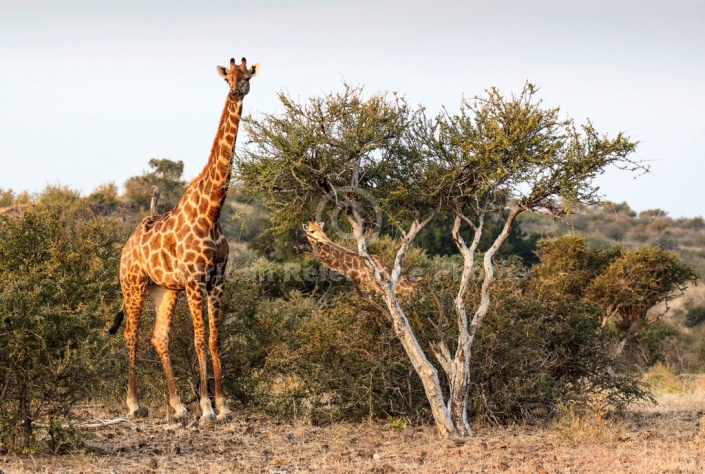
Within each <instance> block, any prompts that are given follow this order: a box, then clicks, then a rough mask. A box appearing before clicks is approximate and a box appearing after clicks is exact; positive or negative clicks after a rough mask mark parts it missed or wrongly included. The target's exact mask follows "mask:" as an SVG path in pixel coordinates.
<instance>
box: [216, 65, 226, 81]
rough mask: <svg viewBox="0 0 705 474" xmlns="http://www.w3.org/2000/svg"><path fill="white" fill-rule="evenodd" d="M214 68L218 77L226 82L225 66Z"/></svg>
mask: <svg viewBox="0 0 705 474" xmlns="http://www.w3.org/2000/svg"><path fill="white" fill-rule="evenodd" d="M215 68H216V70H217V71H218V75H219V76H220V77H222V78H223V79H225V80H226V81H227V80H228V68H226V67H225V66H216V67H215Z"/></svg>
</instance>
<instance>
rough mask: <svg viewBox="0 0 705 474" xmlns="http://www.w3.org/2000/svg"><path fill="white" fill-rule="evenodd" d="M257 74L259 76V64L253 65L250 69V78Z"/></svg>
mask: <svg viewBox="0 0 705 474" xmlns="http://www.w3.org/2000/svg"><path fill="white" fill-rule="evenodd" d="M257 74H259V63H257V64H253V65H252V67H251V68H250V77H255V76H256V75H257Z"/></svg>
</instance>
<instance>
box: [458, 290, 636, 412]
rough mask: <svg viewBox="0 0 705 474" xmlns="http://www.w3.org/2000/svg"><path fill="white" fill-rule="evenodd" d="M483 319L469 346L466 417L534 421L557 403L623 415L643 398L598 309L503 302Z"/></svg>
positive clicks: (526, 299) (530, 300)
mask: <svg viewBox="0 0 705 474" xmlns="http://www.w3.org/2000/svg"><path fill="white" fill-rule="evenodd" d="M497 306H498V307H497V311H493V312H492V313H491V314H490V315H489V316H488V317H487V319H485V321H484V325H483V329H482V332H481V337H480V338H479V340H478V342H477V344H476V345H475V360H476V361H477V363H476V367H475V370H474V371H473V379H472V390H473V392H474V393H477V394H479V396H475V397H472V398H471V400H472V403H471V406H470V413H471V414H472V416H473V417H482V418H485V419H487V420H488V421H491V422H507V421H529V422H532V421H538V420H545V419H547V418H550V417H553V416H555V415H557V414H558V409H559V408H560V407H561V406H565V405H571V406H574V407H587V406H588V405H590V404H591V403H593V402H594V401H595V400H600V402H601V403H602V404H603V408H607V409H611V410H622V409H624V408H625V407H626V406H627V405H628V404H629V403H630V402H634V401H636V400H639V399H643V398H645V397H647V391H646V389H645V387H644V386H642V385H641V384H640V381H639V380H640V378H639V374H631V375H630V374H629V373H628V372H626V371H625V370H624V367H623V366H621V362H620V360H619V359H618V358H615V356H614V353H613V350H612V345H611V343H610V341H609V339H608V338H606V337H604V335H603V334H601V332H600V330H599V329H600V326H599V319H598V315H599V313H600V311H601V308H599V307H597V306H596V305H594V304H590V303H580V302H574V301H560V302H555V303H554V302H551V303H546V302H541V301H539V300H536V299H533V298H530V297H526V296H523V297H520V298H510V299H507V300H506V301H503V302H502V303H501V304H498V305H497Z"/></svg>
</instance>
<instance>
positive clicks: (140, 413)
mask: <svg viewBox="0 0 705 474" xmlns="http://www.w3.org/2000/svg"><path fill="white" fill-rule="evenodd" d="M147 415H149V411H148V410H147V409H146V408H145V407H139V408H138V409H137V410H135V411H133V412H132V413H130V415H129V416H131V417H133V418H147Z"/></svg>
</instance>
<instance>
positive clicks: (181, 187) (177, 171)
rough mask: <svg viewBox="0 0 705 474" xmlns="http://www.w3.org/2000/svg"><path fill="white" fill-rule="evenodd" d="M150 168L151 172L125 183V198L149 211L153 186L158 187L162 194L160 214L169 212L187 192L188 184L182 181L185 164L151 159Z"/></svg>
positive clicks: (134, 177) (162, 159)
mask: <svg viewBox="0 0 705 474" xmlns="http://www.w3.org/2000/svg"><path fill="white" fill-rule="evenodd" d="M149 167H150V168H151V171H149V172H146V173H144V174H142V175H141V176H133V177H132V178H128V179H127V181H125V185H124V186H125V197H126V198H127V200H128V201H129V202H131V203H133V204H136V205H137V206H138V207H139V208H140V209H142V210H147V209H149V202H150V201H151V199H152V186H157V187H158V188H159V193H160V195H159V212H160V213H161V212H166V211H169V210H171V209H172V208H173V207H174V206H175V205H176V203H177V202H179V199H181V195H182V194H183V193H184V191H185V190H186V184H187V183H186V182H185V181H183V180H182V179H181V175H182V174H183V171H184V163H183V161H171V160H169V159H167V158H151V159H150V160H149Z"/></svg>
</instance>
